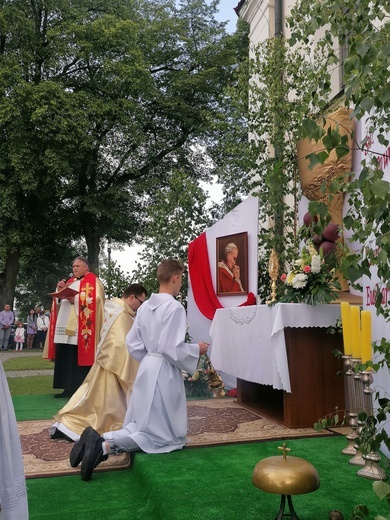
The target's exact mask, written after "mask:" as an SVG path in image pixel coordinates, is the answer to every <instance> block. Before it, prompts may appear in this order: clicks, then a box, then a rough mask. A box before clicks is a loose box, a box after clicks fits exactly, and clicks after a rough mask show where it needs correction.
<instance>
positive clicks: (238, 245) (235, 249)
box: [216, 231, 248, 296]
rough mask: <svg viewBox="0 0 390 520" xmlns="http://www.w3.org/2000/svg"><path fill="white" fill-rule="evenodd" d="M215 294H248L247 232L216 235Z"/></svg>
mask: <svg viewBox="0 0 390 520" xmlns="http://www.w3.org/2000/svg"><path fill="white" fill-rule="evenodd" d="M216 243H217V255H216V257H217V276H216V280H217V294H220V295H225V296H238V295H243V294H248V233H247V232H246V231H245V232H244V233H236V234H235V235H226V236H224V237H218V238H217V239H216Z"/></svg>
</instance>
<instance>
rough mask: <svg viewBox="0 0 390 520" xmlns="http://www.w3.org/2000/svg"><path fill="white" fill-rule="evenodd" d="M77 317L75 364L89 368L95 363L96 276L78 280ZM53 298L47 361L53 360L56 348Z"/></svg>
mask: <svg viewBox="0 0 390 520" xmlns="http://www.w3.org/2000/svg"><path fill="white" fill-rule="evenodd" d="M76 280H77V278H70V279H69V280H68V281H67V285H69V284H71V283H73V282H75V281H76ZM78 296H79V315H78V336H77V364H78V365H79V366H91V365H93V363H94V361H95V346H96V298H97V295H96V275H95V274H94V273H87V274H86V275H84V276H83V278H82V279H81V280H80V289H79V295H78ZM55 300H56V299H55V298H53V303H52V306H51V314H50V325H49V343H48V355H47V357H48V359H55V357H56V346H55V343H54V334H55V328H56V322H57V303H56V301H55Z"/></svg>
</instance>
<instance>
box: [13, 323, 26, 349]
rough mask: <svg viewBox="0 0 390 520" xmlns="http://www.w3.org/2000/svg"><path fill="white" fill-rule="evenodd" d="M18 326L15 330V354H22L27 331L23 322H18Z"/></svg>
mask: <svg viewBox="0 0 390 520" xmlns="http://www.w3.org/2000/svg"><path fill="white" fill-rule="evenodd" d="M16 324H17V327H16V330H15V337H14V342H15V352H17V351H19V352H22V350H23V345H24V340H25V335H26V331H25V328H24V325H23V322H22V321H17V323H16Z"/></svg>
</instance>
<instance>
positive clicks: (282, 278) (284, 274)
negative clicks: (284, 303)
mask: <svg viewBox="0 0 390 520" xmlns="http://www.w3.org/2000/svg"><path fill="white" fill-rule="evenodd" d="M286 278H287V275H286V273H283V274H282V275H281V277H280V279H281V280H282V282H284V281H285V280H286Z"/></svg>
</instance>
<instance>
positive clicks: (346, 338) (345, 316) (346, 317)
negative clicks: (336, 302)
mask: <svg viewBox="0 0 390 520" xmlns="http://www.w3.org/2000/svg"><path fill="white" fill-rule="evenodd" d="M340 311H341V325H342V327H343V342H344V354H345V355H346V356H352V336H351V310H350V305H349V303H348V302H341V303H340Z"/></svg>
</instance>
